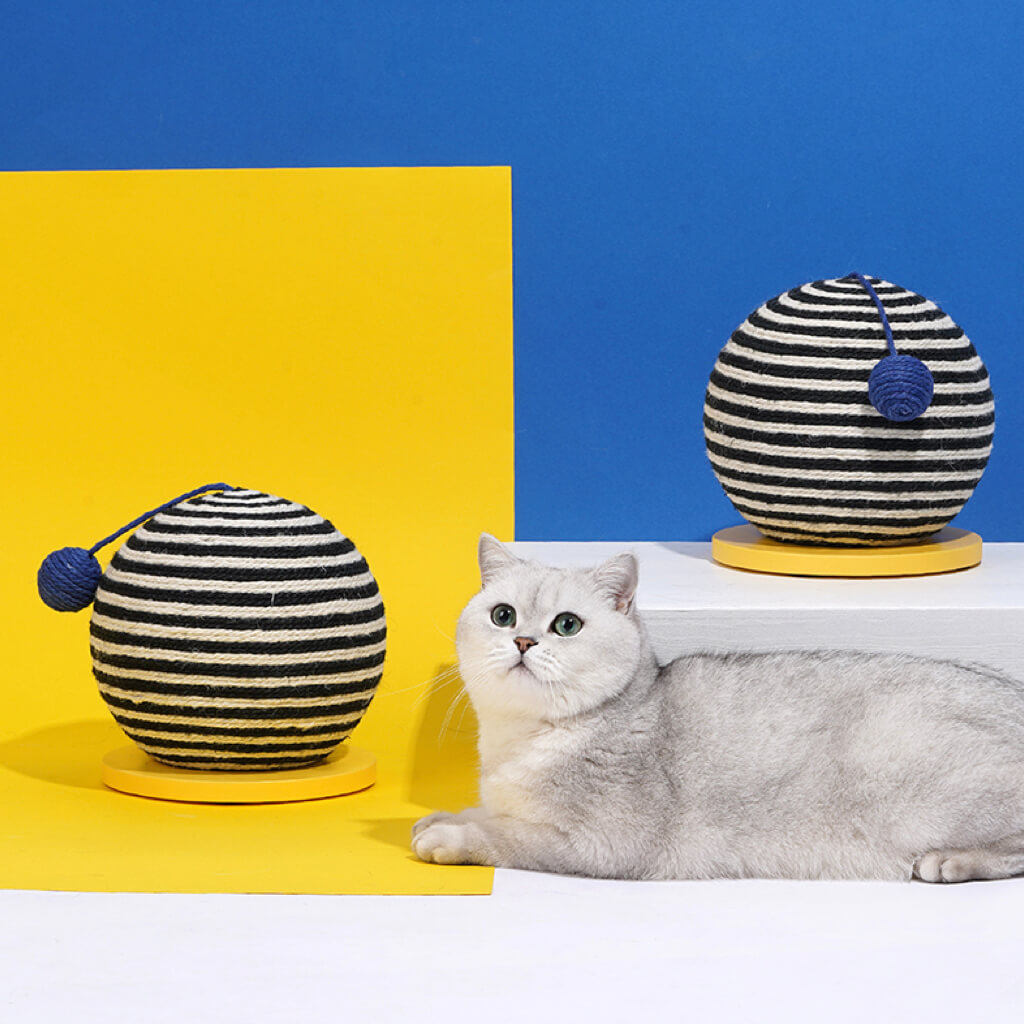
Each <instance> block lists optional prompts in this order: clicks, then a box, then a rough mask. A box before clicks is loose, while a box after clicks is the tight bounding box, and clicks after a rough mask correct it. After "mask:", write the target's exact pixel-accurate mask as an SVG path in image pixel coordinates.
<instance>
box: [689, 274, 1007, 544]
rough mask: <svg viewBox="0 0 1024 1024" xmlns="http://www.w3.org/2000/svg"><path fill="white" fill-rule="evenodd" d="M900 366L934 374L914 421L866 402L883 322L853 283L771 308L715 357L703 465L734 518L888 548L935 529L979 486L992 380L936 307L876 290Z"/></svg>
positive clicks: (884, 286)
mask: <svg viewBox="0 0 1024 1024" xmlns="http://www.w3.org/2000/svg"><path fill="white" fill-rule="evenodd" d="M867 280H868V281H869V282H870V283H871V284H872V285H873V286H874V289H875V291H876V292H877V294H878V297H879V299H880V300H881V302H882V304H883V306H884V309H885V312H886V315H887V318H888V320H889V323H890V325H891V328H892V333H893V340H894V342H895V345H896V348H897V349H898V350H899V353H900V354H901V355H910V356H915V357H917V358H918V359H920V360H922V361H923V362H924V363H925V365H926V366H927V367H928V369H929V370H930V371H931V374H932V377H933V378H934V381H935V394H934V397H933V399H932V402H931V405H930V406H929V407H928V408H927V409H926V410H925V412H924V413H923V414H921V415H920V416H919V417H918V418H917V419H914V420H911V421H909V422H903V423H901V422H893V421H891V420H888V419H886V418H885V417H884V416H882V415H881V413H879V412H878V411H877V410H876V409H875V408H874V407H873V406H872V404H871V402H870V401H869V399H868V377H869V376H870V374H871V371H872V369H873V368H874V366H875V364H876V363H878V362H879V360H880V359H883V358H884V357H885V356H886V354H887V351H888V350H887V344H886V339H885V333H884V328H883V325H882V321H881V317H880V315H879V312H878V310H877V308H876V307H875V305H874V302H873V300H872V298H871V297H870V295H869V294H868V293H867V291H866V290H865V289H864V288H863V287H862V286H861V284H860V283H859V282H858V281H857V280H856V279H855V278H854V277H853V276H851V277H846V278H838V279H832V280H827V281H814V282H813V283H811V284H805V285H802V286H801V287H799V288H794V289H792V291H788V292H785V293H784V294H782V295H779V296H777V297H776V298H774V299H771V300H770V301H769V302H766V303H765V304H764V305H763V306H760V307H759V308H758V309H756V310H755V311H754V312H753V313H751V314H750V316H748V317H747V319H746V320H744V321H743V323H742V324H741V325H740V326H739V327H738V328H737V329H736V331H734V332H733V335H732V337H731V338H730V339H729V341H728V343H727V344H726V346H725V347H724V348H723V349H722V351H721V352H720V353H719V356H718V361H717V362H716V363H715V368H714V370H713V371H712V373H711V380H710V382H709V383H708V389H707V394H706V397H705V404H704V437H705V441H706V443H707V452H708V458H709V459H710V460H711V465H712V468H713V469H714V472H715V475H716V476H717V477H718V480H719V482H720V483H721V485H722V487H723V488H724V489H725V493H726V494H727V495H728V497H729V499H730V501H732V503H733V505H735V506H736V509H737V511H738V512H740V514H741V515H743V516H744V517H745V518H746V519H748V520H749V521H750V522H751V523H753V524H754V525H755V526H757V528H758V529H759V530H760V531H761V532H762V533H765V534H767V535H768V536H769V537H773V538H775V539H776V540H781V541H791V542H796V543H803V544H832V545H855V546H856V545H860V546H864V545H893V544H903V543H908V542H912V541H915V540H920V539H923V538H925V537H928V536H930V535H931V534H933V533H935V532H936V531H937V530H939V529H941V528H942V527H943V526H945V525H946V524H947V523H948V522H949V521H950V520H951V519H952V518H953V517H954V516H955V515H956V514H957V513H958V512H959V511H960V509H961V508H962V507H963V505H964V503H965V502H966V501H967V499H968V498H969V497H970V496H971V493H972V492H973V490H974V488H975V486H976V485H977V483H978V481H979V480H980V479H981V475H982V473H983V472H984V469H985V464H986V463H987V462H988V457H989V453H990V452H991V450H992V434H993V430H994V424H995V409H994V404H993V399H992V391H991V390H990V388H989V379H988V373H987V371H986V370H985V367H984V365H983V363H982V362H981V359H979V358H978V354H977V352H975V350H974V346H973V345H972V344H971V343H970V341H969V340H968V338H967V336H966V335H965V334H964V332H963V331H962V330H961V329H960V328H959V327H958V326H957V325H956V324H955V323H954V322H953V321H952V320H951V319H950V318H949V317H948V316H947V315H946V314H945V313H944V312H943V311H942V310H941V309H939V307H938V306H936V305H935V303H933V302H930V301H929V300H928V299H925V298H922V297H921V296H920V295H917V294H915V293H914V292H910V291H907V290H906V289H905V288H901V287H900V286H899V285H895V284H891V283H889V282H888V281H881V280H879V279H878V278H868V279H867Z"/></svg>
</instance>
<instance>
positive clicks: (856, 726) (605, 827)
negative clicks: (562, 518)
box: [412, 534, 1024, 882]
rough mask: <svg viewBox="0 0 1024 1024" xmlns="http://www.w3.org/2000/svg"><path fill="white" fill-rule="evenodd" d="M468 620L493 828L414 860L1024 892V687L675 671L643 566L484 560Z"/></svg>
mask: <svg viewBox="0 0 1024 1024" xmlns="http://www.w3.org/2000/svg"><path fill="white" fill-rule="evenodd" d="M479 557H480V570H481V576H482V581H483V587H482V589H481V591H480V593H479V594H477V595H476V596H475V597H474V598H473V599H472V600H471V601H470V602H469V604H468V605H467V606H466V609H465V610H464V611H463V613H462V615H461V617H460V618H459V624H458V632H457V637H456V642H457V648H458V654H459V667H460V670H461V673H462V676H463V679H464V681H465V684H466V688H467V690H468V691H469V695H470V698H471V700H472V702H473V706H474V708H475V710H476V713H477V717H478V719H479V723H480V796H481V806H480V807H475V808H472V809H470V810H466V811H463V812H462V813H461V814H447V813H438V814H432V815H430V816H429V817H426V818H424V819H422V820H421V821H420V822H418V823H417V825H416V826H415V828H414V830H413V840H412V845H413V850H414V851H415V853H416V854H417V856H419V857H420V858H421V859H423V860H426V861H435V862H437V863H441V864H494V865H497V866H501V867H516V868H530V869H535V870H542V871H554V872H562V873H569V874H579V875H590V876H594V877H605V878H753V877H758V878H875V879H909V878H911V877H912V876H914V875H916V876H917V877H919V878H922V879H924V880H926V881H929V882H959V881H964V880H967V879H972V878H1004V877H1007V876H1010V875H1014V874H1018V873H1022V872H1024V686H1022V685H1021V684H1020V683H1018V682H1015V681H1013V680H1011V679H1007V678H1004V677H1002V676H999V675H998V674H996V673H995V672H992V671H989V670H986V669H981V668H972V667H968V666H962V665H956V664H952V663H948V662H940V661H931V660H928V659H924V658H917V657H910V656H901V655H875V654H857V653H838V652H822V653H776V654H733V655H718V654H693V655H689V656H686V657H682V658H679V659H677V660H676V661H673V662H672V663H671V664H668V665H665V666H664V667H659V666H658V664H657V662H656V661H655V658H654V655H653V654H652V653H651V649H650V646H649V644H648V641H647V637H646V633H645V630H644V627H643V624H642V622H641V620H640V618H639V617H638V615H637V614H636V611H635V608H634V601H633V599H634V595H635V593H636V586H637V564H636V560H635V558H634V557H633V556H632V555H629V554H623V555H619V556H617V557H615V558H612V559H611V560H609V561H608V562H605V563H604V564H603V565H601V566H599V567H598V568H596V569H591V570H571V569H552V568H549V567H546V566H543V565H539V564H537V563H534V562H526V561H522V560H520V559H518V558H516V557H515V556H514V555H513V554H512V553H511V552H509V551H508V549H506V548H504V547H503V546H502V545H501V544H500V543H499V542H498V541H496V540H495V539H494V538H493V537H489V536H487V535H486V534H485V535H484V536H483V537H482V538H481V540H480V550H479Z"/></svg>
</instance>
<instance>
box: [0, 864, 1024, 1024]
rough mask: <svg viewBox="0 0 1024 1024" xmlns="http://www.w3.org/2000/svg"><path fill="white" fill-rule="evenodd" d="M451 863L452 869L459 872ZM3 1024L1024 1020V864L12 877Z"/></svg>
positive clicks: (2, 950) (1, 964) (0, 954)
mask: <svg viewBox="0 0 1024 1024" xmlns="http://www.w3.org/2000/svg"><path fill="white" fill-rule="evenodd" d="M438 870H444V869H443V868H439V869H438ZM0 921H2V927H0V935H2V939H0V1020H3V1021H5V1022H8V1021H9V1022H11V1024H14V1022H17V1024H36V1022H44V1021H45V1022H50V1021H54V1022H57V1021H61V1022H63V1021H68V1020H74V1021H76V1022H82V1024H88V1022H92V1021H97V1022H99V1021H103V1022H104V1024H109V1022H111V1021H118V1020H122V1021H135V1020H138V1021H140V1022H145V1024H163V1022H172V1021H173V1022H175V1024H186V1022H188V1024H207V1022H218V1024H221V1022H225V1024H232V1022H235V1021H239V1022H241V1021H247V1022H263V1021H268V1022H292V1021H295V1022H299V1021H301V1022H306V1021H309V1022H320V1021H328V1020H330V1021H334V1020H338V1021H357V1020H358V1021H369V1022H372V1024H378V1022H390V1021H402V1022H409V1021H415V1022H432V1021H445V1022H450V1021H466V1020H480V1021H486V1022H488V1024H490V1022H504V1021H510V1022H511V1021H515V1022H517V1024H529V1022H533V1021H539V1022H546V1021H559V1022H562V1021H564V1022H566V1024H569V1022H573V1024H574V1022H576V1021H586V1022H599V1021H632V1020H637V1019H646V1020H657V1021H662V1020H664V1021H685V1022H687V1024H691V1022H692V1024H705V1022H717V1021H725V1022H732V1021H736V1022H741V1021H742V1022H747V1021H750V1022H758V1024H760V1022H775V1021H778V1022H785V1024H794V1022H801V1021H808V1022H811V1021H813V1022H815V1024H844V1022H847V1021H849V1022H851V1024H852V1022H857V1024H865V1022H876V1021H879V1022H889V1021H892V1022H897V1021H900V1022H902V1021H908V1022H917V1021H921V1022H927V1024H945V1022H951V1024H952V1022H954V1021H955V1022H957V1024H968V1022H969V1024H974V1022H980V1021H984V1022H986V1024H999V1022H1003V1021H1006V1022H1010V1021H1013V1022H1014V1024H1020V1022H1021V1021H1022V1020H1024V879H1015V880H1010V881H1003V882H987V883H969V884H966V885H959V886H945V887H941V886H929V885H926V884H924V883H919V882H918V883H907V884H899V883H863V882H849V883H846V882H844V883H832V882H665V883H629V882H593V881H585V880H579V879H565V878H557V877H554V876H550V875H538V874H529V873H526V872H518V871H499V872H497V875H496V879H495V887H494V895H493V896H491V897H440V896H435V897H377V896H373V897H360V896H348V897H327V896H310V897H294V896H158V895H105V894H83V893H42V892H3V893H0Z"/></svg>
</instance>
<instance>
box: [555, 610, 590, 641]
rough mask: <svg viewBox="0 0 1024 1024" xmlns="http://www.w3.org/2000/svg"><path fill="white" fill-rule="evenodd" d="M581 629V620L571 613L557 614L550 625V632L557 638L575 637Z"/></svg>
mask: <svg viewBox="0 0 1024 1024" xmlns="http://www.w3.org/2000/svg"><path fill="white" fill-rule="evenodd" d="M582 628H583V620H582V619H581V618H580V617H579V616H578V615H573V613H572V612H559V613H558V614H557V615H556V616H555V618H554V620H553V621H552V623H551V632H552V633H557V634H558V635H559V636H575V635H576V634H577V633H578V632H579V631H580V630H581V629H582Z"/></svg>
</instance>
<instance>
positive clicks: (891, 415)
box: [868, 355, 935, 423]
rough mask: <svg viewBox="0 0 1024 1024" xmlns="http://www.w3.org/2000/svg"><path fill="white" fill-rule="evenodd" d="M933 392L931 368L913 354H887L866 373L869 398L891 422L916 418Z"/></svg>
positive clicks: (930, 401) (926, 405) (901, 421)
mask: <svg viewBox="0 0 1024 1024" xmlns="http://www.w3.org/2000/svg"><path fill="white" fill-rule="evenodd" d="M934 394H935V381H934V380H933V378H932V375H931V371H930V370H929V369H928V367H927V366H925V365H924V363H923V362H921V360H920V359H918V358H917V357H916V356H901V355H896V356H886V357H885V358H884V359H881V360H879V362H878V363H877V364H876V365H875V368H874V369H873V370H872V371H871V376H870V377H868V400H869V401H870V402H871V404H872V405H873V406H874V407H875V408H876V409H877V410H878V411H879V412H880V413H881V414H882V415H883V416H884V417H885V418H886V419H887V420H892V421H893V422H894V423H908V422H909V421H910V420H916V419H917V417H918V416H920V415H921V413H923V412H924V411H925V409H927V408H928V406H929V405H931V404H932V396H933V395H934Z"/></svg>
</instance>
